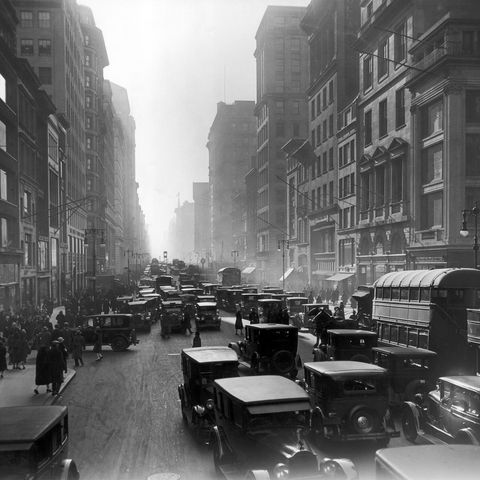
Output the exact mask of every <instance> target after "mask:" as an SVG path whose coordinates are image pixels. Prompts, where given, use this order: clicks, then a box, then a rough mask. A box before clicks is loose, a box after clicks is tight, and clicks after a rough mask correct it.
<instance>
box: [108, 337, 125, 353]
mask: <svg viewBox="0 0 480 480" xmlns="http://www.w3.org/2000/svg"><path fill="white" fill-rule="evenodd" d="M111 347H112V350H113V351H114V352H123V351H125V350H126V349H127V348H128V342H127V341H126V340H125V338H123V337H114V339H113V340H112V343H111Z"/></svg>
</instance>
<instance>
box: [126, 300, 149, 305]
mask: <svg viewBox="0 0 480 480" xmlns="http://www.w3.org/2000/svg"><path fill="white" fill-rule="evenodd" d="M147 303H148V300H133V302H128V304H129V305H146V304H147Z"/></svg>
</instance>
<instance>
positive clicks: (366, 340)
mask: <svg viewBox="0 0 480 480" xmlns="http://www.w3.org/2000/svg"><path fill="white" fill-rule="evenodd" d="M326 340H327V343H325V344H321V345H319V346H318V347H315V348H314V349H313V361H314V362H319V361H324V360H353V361H354V362H366V363H371V362H372V359H373V354H372V348H373V347H376V346H377V334H376V333H375V332H370V331H368V330H353V329H350V328H347V329H332V330H327V333H326Z"/></svg>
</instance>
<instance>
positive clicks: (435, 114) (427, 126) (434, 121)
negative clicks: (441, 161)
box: [422, 100, 443, 138]
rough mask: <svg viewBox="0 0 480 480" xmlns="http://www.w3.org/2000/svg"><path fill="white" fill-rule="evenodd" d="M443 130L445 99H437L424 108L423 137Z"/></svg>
mask: <svg viewBox="0 0 480 480" xmlns="http://www.w3.org/2000/svg"><path fill="white" fill-rule="evenodd" d="M442 130H443V101H442V100H440V101H437V102H434V103H431V104H430V105H427V106H426V107H424V108H423V109H422V138H426V137H429V136H430V135H433V134H435V133H437V132H440V131H442Z"/></svg>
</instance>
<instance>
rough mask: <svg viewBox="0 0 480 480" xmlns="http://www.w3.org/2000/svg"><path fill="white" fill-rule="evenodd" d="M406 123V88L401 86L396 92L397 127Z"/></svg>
mask: <svg viewBox="0 0 480 480" xmlns="http://www.w3.org/2000/svg"><path fill="white" fill-rule="evenodd" d="M404 125H405V89H404V88H401V89H400V90H397V91H396V92H395V127H396V128H400V127H403V126H404Z"/></svg>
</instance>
